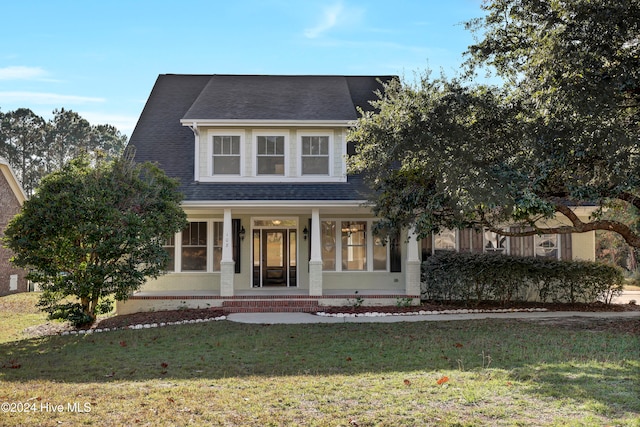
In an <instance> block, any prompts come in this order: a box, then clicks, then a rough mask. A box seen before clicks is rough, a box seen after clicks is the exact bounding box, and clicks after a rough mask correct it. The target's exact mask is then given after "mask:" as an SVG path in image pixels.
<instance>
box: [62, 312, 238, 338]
mask: <svg viewBox="0 0 640 427" xmlns="http://www.w3.org/2000/svg"><path fill="white" fill-rule="evenodd" d="M226 319H227V316H220V317H210V318H208V319H192V320H181V321H179V322H160V323H147V324H140V325H129V326H124V327H122V328H95V329H73V330H71V331H63V332H61V333H60V334H59V335H90V334H97V333H100V332H110V331H124V330H126V329H151V328H162V327H164V326H172V325H186V324H190V323H206V322H214V321H218V320H226Z"/></svg>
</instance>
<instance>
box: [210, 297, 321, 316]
mask: <svg viewBox="0 0 640 427" xmlns="http://www.w3.org/2000/svg"><path fill="white" fill-rule="evenodd" d="M222 309H223V310H224V311H226V312H228V313H278V312H280V313H292V312H298V313H312V312H316V311H318V301H314V300H299V299H297V300H235V301H224V302H223V303H222Z"/></svg>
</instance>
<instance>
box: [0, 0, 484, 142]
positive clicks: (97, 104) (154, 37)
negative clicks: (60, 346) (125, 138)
mask: <svg viewBox="0 0 640 427" xmlns="http://www.w3.org/2000/svg"><path fill="white" fill-rule="evenodd" d="M480 4H481V0H448V1H442V0H396V1H379V0H335V1H334V0H236V1H228V0H226V1H218V0H209V1H206V0H180V1H164V0H153V1H152V0H149V1H147V0H139V1H136V0H126V1H125V0H75V1H71V0H56V1H52V0H21V1H11V2H4V3H3V6H2V24H1V25H0V40H2V44H1V45H0V111H3V112H7V111H11V110H15V109H17V108H20V107H26V108H30V109H32V110H33V111H34V112H36V113H37V114H39V115H41V116H43V117H45V119H49V118H50V117H51V112H52V111H53V110H54V109H55V108H62V107H64V108H66V109H71V110H73V111H76V112H78V113H79V114H80V115H81V116H83V117H84V118H86V119H87V120H89V121H90V122H91V123H92V124H94V125H96V124H103V123H108V124H112V125H114V126H116V127H118V129H120V131H122V132H123V133H125V134H127V135H130V134H131V132H132V131H133V127H134V126H135V123H136V121H137V119H138V116H139V115H140V112H141V111H142V108H143V107H144V103H145V102H146V99H147V97H148V96H149V93H150V92H151V89H152V87H153V84H154V82H155V80H156V78H157V76H158V74H167V73H176V74H346V75H387V74H395V75H399V76H403V77H405V78H407V79H411V78H412V76H414V75H415V73H416V72H418V73H419V72H421V71H424V70H425V69H427V68H429V69H432V70H435V71H439V70H441V69H442V70H443V71H444V72H445V73H446V74H448V75H454V74H455V73H456V71H457V70H459V68H460V64H461V63H462V62H463V58H462V53H463V52H464V51H465V49H466V47H467V46H468V45H469V44H471V43H472V42H473V38H472V35H471V34H470V33H469V32H467V31H465V29H464V27H463V25H462V23H463V22H464V21H467V20H469V19H471V18H474V17H479V16H482V10H481V9H480Z"/></svg>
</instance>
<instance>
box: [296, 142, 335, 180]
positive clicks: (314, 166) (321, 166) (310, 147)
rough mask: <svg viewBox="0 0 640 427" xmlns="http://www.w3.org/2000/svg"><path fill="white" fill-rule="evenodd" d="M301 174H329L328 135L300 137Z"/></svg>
mask: <svg viewBox="0 0 640 427" xmlns="http://www.w3.org/2000/svg"><path fill="white" fill-rule="evenodd" d="M301 148H302V152H301V159H302V161H301V163H302V166H301V167H302V175H329V137H328V136H303V137H302V147H301Z"/></svg>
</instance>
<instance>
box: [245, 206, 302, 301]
mask: <svg viewBox="0 0 640 427" xmlns="http://www.w3.org/2000/svg"><path fill="white" fill-rule="evenodd" d="M256 220H258V221H260V220H265V221H272V220H282V221H295V222H296V224H295V225H284V224H282V225H273V226H256V225H255V221H256ZM256 230H257V231H260V247H259V248H258V252H259V255H258V256H259V257H260V260H259V269H260V274H259V278H260V286H258V288H260V289H262V288H263V287H264V284H263V283H262V279H263V277H262V268H263V264H262V259H263V255H264V254H263V253H262V231H263V230H286V232H287V238H286V240H287V244H288V248H287V254H288V255H289V256H288V259H286V260H284V261H285V262H286V263H287V286H286V289H290V288H299V287H300V247H301V246H302V244H301V241H302V240H301V238H302V230H300V221H299V218H298V217H297V216H279V215H272V216H252V217H251V218H249V235H250V236H251V242H250V245H249V252H250V254H251V255H250V262H249V265H250V266H251V267H250V268H251V270H250V277H251V282H250V286H251V288H255V287H254V286H253V285H254V283H253V279H254V277H253V273H254V268H255V265H254V263H255V244H254V243H255V242H254V237H253V233H254V231H256ZM292 230H293V231H295V232H296V265H295V268H296V285H295V286H291V282H290V279H291V277H290V274H291V273H290V268H291V254H290V250H291V231H292Z"/></svg>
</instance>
